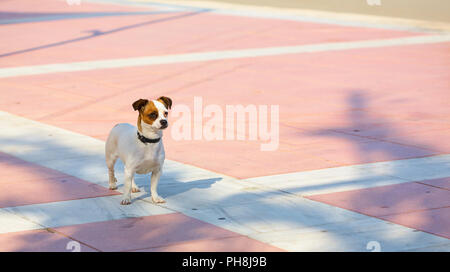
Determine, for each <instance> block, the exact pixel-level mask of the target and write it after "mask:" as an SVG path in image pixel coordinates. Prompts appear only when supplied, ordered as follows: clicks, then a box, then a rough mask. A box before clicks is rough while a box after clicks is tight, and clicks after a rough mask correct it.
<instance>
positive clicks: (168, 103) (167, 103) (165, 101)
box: [158, 96, 172, 110]
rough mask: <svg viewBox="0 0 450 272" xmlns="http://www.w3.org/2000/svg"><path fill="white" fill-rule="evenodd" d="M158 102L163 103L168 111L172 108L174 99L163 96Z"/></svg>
mask: <svg viewBox="0 0 450 272" xmlns="http://www.w3.org/2000/svg"><path fill="white" fill-rule="evenodd" d="M158 101H159V102H161V103H163V104H164V106H166V108H167V109H168V110H170V108H172V99H170V98H168V97H167V96H161V97H160V98H158Z"/></svg>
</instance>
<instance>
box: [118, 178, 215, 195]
mask: <svg viewBox="0 0 450 272" xmlns="http://www.w3.org/2000/svg"><path fill="white" fill-rule="evenodd" d="M221 180H222V178H221V177H217V178H207V179H199V180H193V181H186V182H182V181H175V180H173V179H170V180H169V179H167V180H164V179H161V180H160V181H159V183H158V194H159V195H160V196H161V197H163V198H170V197H173V196H176V195H180V194H184V193H186V192H188V191H191V190H196V189H207V188H210V187H211V186H212V185H213V184H214V183H216V182H218V181H221ZM135 182H136V185H137V186H138V187H139V189H140V190H141V192H140V193H138V194H136V196H135V197H134V199H144V198H148V197H150V195H151V194H150V175H135ZM118 187H119V188H120V187H123V183H121V184H118Z"/></svg>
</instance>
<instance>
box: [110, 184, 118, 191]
mask: <svg viewBox="0 0 450 272" xmlns="http://www.w3.org/2000/svg"><path fill="white" fill-rule="evenodd" d="M109 189H110V190H117V185H109Z"/></svg>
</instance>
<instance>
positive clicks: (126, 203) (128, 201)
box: [120, 198, 131, 205]
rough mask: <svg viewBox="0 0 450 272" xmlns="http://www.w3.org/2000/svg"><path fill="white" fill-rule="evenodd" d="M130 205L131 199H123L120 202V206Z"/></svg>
mask: <svg viewBox="0 0 450 272" xmlns="http://www.w3.org/2000/svg"><path fill="white" fill-rule="evenodd" d="M130 204H131V199H130V198H124V199H122V201H121V202H120V205H130Z"/></svg>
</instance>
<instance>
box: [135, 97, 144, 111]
mask: <svg viewBox="0 0 450 272" xmlns="http://www.w3.org/2000/svg"><path fill="white" fill-rule="evenodd" d="M147 103H148V100H147V99H139V100H137V101H134V103H133V109H134V110H135V111H136V110H138V111H140V110H141V109H142V107H144V106H145V105H147Z"/></svg>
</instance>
